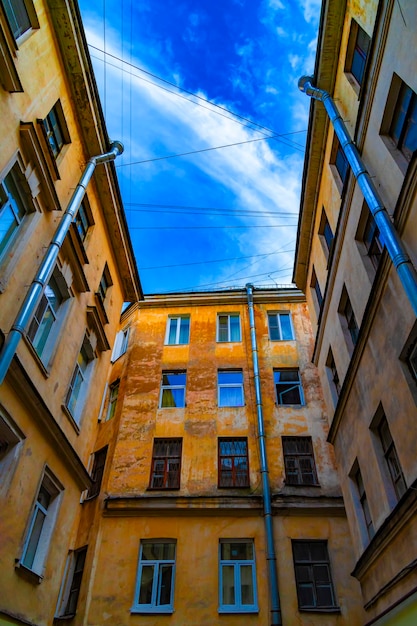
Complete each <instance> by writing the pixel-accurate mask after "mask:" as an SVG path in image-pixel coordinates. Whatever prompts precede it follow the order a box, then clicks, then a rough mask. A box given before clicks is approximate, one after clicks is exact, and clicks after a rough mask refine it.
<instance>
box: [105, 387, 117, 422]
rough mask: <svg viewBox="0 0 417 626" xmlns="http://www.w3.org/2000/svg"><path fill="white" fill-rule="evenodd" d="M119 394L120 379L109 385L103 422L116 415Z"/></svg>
mask: <svg viewBox="0 0 417 626" xmlns="http://www.w3.org/2000/svg"><path fill="white" fill-rule="evenodd" d="M119 392H120V378H118V379H117V380H115V381H113V382H112V383H110V385H109V388H108V400H107V409H106V415H105V418H104V421H105V422H108V421H109V420H111V419H113V417H114V415H115V413H116V407H117V401H118V399H119Z"/></svg>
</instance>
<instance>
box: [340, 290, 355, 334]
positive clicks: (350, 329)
mask: <svg viewBox="0 0 417 626" xmlns="http://www.w3.org/2000/svg"><path fill="white" fill-rule="evenodd" d="M339 313H340V315H341V316H342V327H343V330H344V331H346V332H347V334H348V336H349V337H350V339H351V344H352V346H356V344H357V342H358V336H359V327H358V324H357V322H356V318H355V314H354V312H353V309H352V304H351V302H350V299H349V296H348V293H347V291H346V287H343V291H342V297H341V299H340V305H339Z"/></svg>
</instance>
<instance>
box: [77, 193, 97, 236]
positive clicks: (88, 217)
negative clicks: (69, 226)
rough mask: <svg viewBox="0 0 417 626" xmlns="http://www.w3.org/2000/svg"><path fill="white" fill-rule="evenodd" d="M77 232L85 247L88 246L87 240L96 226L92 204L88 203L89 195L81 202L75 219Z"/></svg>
mask: <svg viewBox="0 0 417 626" xmlns="http://www.w3.org/2000/svg"><path fill="white" fill-rule="evenodd" d="M73 223H74V226H75V230H76V231H77V233H78V236H79V238H80V240H81V243H82V244H83V245H85V244H86V242H87V238H88V235H89V232H90V229H91V227H92V226H94V219H93V214H92V211H91V207H90V204H89V202H88V198H87V195H85V196H84V198H83V199H82V201H81V204H80V206H79V209H78V211H77V213H76V215H75V217H74V219H73Z"/></svg>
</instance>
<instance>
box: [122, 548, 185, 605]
mask: <svg viewBox="0 0 417 626" xmlns="http://www.w3.org/2000/svg"><path fill="white" fill-rule="evenodd" d="M163 543H164V544H165V543H166V544H172V545H174V558H173V559H154V560H150V559H147V560H142V553H143V546H144V545H149V544H163ZM176 557H177V545H176V541H175V540H173V539H152V540H142V541H141V542H140V549H139V562H138V571H137V577H136V586H135V597H134V599H133V605H132V608H131V612H132V613H173V612H174V588H175V565H176ZM144 566H152V567H153V568H154V575H153V582H152V600H151V603H150V604H139V598H140V589H141V579H142V570H143V567H144ZM162 566H172V574H171V595H170V603H169V604H164V605H161V604H159V598H160V593H161V576H160V571H161V568H162ZM155 572H156V575H155Z"/></svg>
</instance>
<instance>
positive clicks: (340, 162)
mask: <svg viewBox="0 0 417 626" xmlns="http://www.w3.org/2000/svg"><path fill="white" fill-rule="evenodd" d="M329 165H330V170H331V171H332V173H333V177H334V180H335V182H336V186H337V188H338V190H339V192H340V194H341V195H343V192H344V189H345V186H346V184H347V180H348V178H349V172H350V165H349V161H348V160H347V158H346V155H345V153H344V151H343V148H342V146H341V144H340V141H339V138H338V136H337V135H336V133H335V134H334V137H333V144H332V149H331V153H330V161H329Z"/></svg>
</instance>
